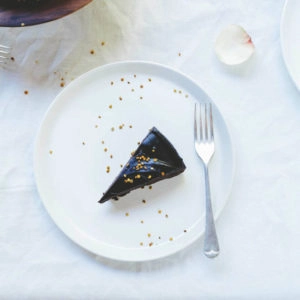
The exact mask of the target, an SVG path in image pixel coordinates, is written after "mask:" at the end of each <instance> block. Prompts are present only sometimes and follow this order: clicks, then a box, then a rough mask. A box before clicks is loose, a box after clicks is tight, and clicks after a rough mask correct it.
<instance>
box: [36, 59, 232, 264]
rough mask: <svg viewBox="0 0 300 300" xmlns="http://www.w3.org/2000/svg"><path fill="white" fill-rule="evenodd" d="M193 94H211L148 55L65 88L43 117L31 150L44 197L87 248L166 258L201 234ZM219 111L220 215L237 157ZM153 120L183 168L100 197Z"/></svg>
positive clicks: (215, 179) (215, 175)
mask: <svg viewBox="0 0 300 300" xmlns="http://www.w3.org/2000/svg"><path fill="white" fill-rule="evenodd" d="M196 101H200V102H203V101H211V100H210V99H209V98H208V96H207V95H206V94H205V93H204V92H203V91H202V89H201V88H200V87H199V86H198V85H197V84H196V83H195V82H193V81H192V80H191V79H189V78H188V77H186V76H184V75H183V74H180V73H178V72H176V71H174V70H172V69H170V68H168V67H165V66H162V65H158V64H153V63H147V62H120V63H114V64H110V65H105V66H102V67H99V68H97V69H95V70H92V71H90V72H88V73H86V74H84V75H83V76H81V77H80V78H78V79H77V80H75V81H74V82H72V83H71V84H70V85H69V86H67V87H66V88H65V89H64V90H63V91H62V92H61V93H60V94H59V95H58V96H57V98H56V100H55V101H54V103H53V104H52V105H51V107H50V108H49V110H48V112H47V114H46V116H45V118H44V120H43V122H42V125H41V128H40V131H39V134H38V136H37V141H36V148H35V157H34V164H35V176H36V182H37V186H38V190H39V193H40V196H41V198H42V201H43V203H44V205H45V207H46V209H47V210H48V212H49V214H50V215H51V217H52V218H53V220H54V222H55V223H56V224H57V225H58V227H59V228H60V229H61V230H62V231H63V232H64V233H65V234H66V235H67V236H68V237H69V238H71V239H72V240H73V241H74V242H76V243H77V244H79V245H80V246H82V247H83V248H85V249H87V250H89V251H91V252H93V253H95V254H97V255H101V256H104V257H107V258H111V259H118V260H124V261H144V260H151V259H157V258H160V257H164V256H167V255H170V254H172V253H175V252H176V251H179V250H181V249H183V248H184V247H186V246H188V245H189V244H191V243H192V242H193V241H195V240H196V239H197V238H199V237H200V236H201V235H202V233H203V231H204V215H205V214H204V211H205V203H204V193H205V191H204V181H203V179H204V178H203V169H202V165H201V162H200V160H199V158H198V157H197V155H196V153H195V150H194V142H193V110H194V103H195V102H196ZM213 109H214V121H215V139H216V153H215V155H214V157H213V160H212V162H211V165H210V175H211V189H212V199H213V208H214V211H215V217H218V216H219V214H220V212H221V211H222V209H223V207H224V205H225V203H226V200H227V198H228V196H229V192H230V189H231V185H232V181H233V173H234V161H233V151H232V145H231V140H230V136H229V133H228V130H227V127H226V124H225V122H224V120H223V118H222V116H221V114H220V113H219V111H218V109H217V107H216V106H215V105H214V104H213ZM120 126H121V127H120ZM153 126H155V127H157V128H158V130H160V131H161V132H162V133H163V134H164V135H165V136H166V137H167V138H168V139H169V140H170V141H171V143H172V144H173V145H174V146H175V148H176V149H177V151H178V153H179V155H180V156H181V157H182V158H183V160H184V162H185V164H186V167H187V169H186V171H185V172H184V173H182V174H180V175H179V176H177V177H174V178H171V179H167V180H163V181H161V182H158V183H156V184H154V185H153V187H152V189H149V187H145V188H144V189H139V190H136V191H133V192H131V193H130V194H128V195H127V196H125V197H123V198H120V200H119V201H113V200H112V201H108V202H106V203H104V204H99V203H98V200H99V199H100V197H101V195H102V193H103V192H104V191H105V190H106V189H107V187H108V186H109V185H110V183H111V182H112V181H113V179H114V178H115V177H116V176H117V175H118V173H119V172H120V171H121V165H122V164H125V163H126V162H127V161H128V159H129V157H130V154H131V152H132V151H133V150H135V149H136V148H137V146H138V142H139V141H141V140H142V139H143V138H144V137H145V136H146V135H147V134H148V130H149V129H150V128H152V127H153ZM120 128H121V129H120ZM106 150H107V151H106ZM107 167H109V170H110V171H109V173H107ZM143 200H145V201H143ZM144 202H146V203H144ZM199 251H200V250H199Z"/></svg>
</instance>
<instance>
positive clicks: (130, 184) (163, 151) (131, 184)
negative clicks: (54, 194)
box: [99, 127, 186, 203]
mask: <svg viewBox="0 0 300 300" xmlns="http://www.w3.org/2000/svg"><path fill="white" fill-rule="evenodd" d="M185 168H186V167H185V164H184V162H183V160H182V158H181V157H180V156H179V155H178V153H177V151H176V149H175V148H174V146H173V145H172V144H171V143H170V142H169V141H168V140H167V138H166V137H165V136H163V135H162V134H161V133H160V132H159V131H158V130H157V129H156V128H155V127H153V128H152V129H151V130H150V132H149V133H148V135H147V136H146V137H145V138H144V140H143V141H142V142H141V144H140V145H139V147H138V148H137V149H136V151H135V152H134V153H133V155H132V156H131V158H130V159H129V161H128V163H127V164H126V165H125V167H124V168H123V169H122V171H121V172H120V174H119V175H118V176H117V178H116V179H115V180H114V182H113V183H112V184H111V186H110V187H109V188H108V190H107V191H106V192H105V193H104V194H103V196H102V198H101V199H100V201H99V202H100V203H104V202H105V201H107V200H109V199H115V200H118V198H119V197H121V196H124V195H126V194H128V193H129V192H131V191H132V190H135V189H138V188H141V187H144V186H145V185H150V184H153V183H155V182H157V181H160V180H163V179H167V178H171V177H174V176H176V175H178V174H180V173H182V172H183V171H184V170H185Z"/></svg>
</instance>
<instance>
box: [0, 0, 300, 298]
mask: <svg viewBox="0 0 300 300" xmlns="http://www.w3.org/2000/svg"><path fill="white" fill-rule="evenodd" d="M283 5H284V1H283V0H277V1H274V0H264V1H261V0H251V1H249V0H246V1H245V0H228V1H217V0H202V1H197V0H188V1H179V0H176V1H175V0H165V1H159V0H151V1H150V0H143V1H137V0H136V1H134V0H126V1H122V0H94V1H93V3H92V4H90V5H88V6H87V7H85V8H83V9H82V10H80V11H78V12H76V13H74V14H72V15H70V16H67V17H65V18H63V19H60V20H57V21H54V22H50V23H47V24H42V25H38V26H33V27H24V28H0V44H7V45H10V46H11V47H12V53H11V56H12V57H14V61H13V60H11V61H9V62H8V63H7V64H6V65H5V66H4V67H1V69H0V85H1V89H0V116H1V122H0V132H1V141H0V299H299V298H300V255H299V253H300V198H299V196H300V184H299V179H300V151H299V149H300V138H299V134H298V129H299V127H300V93H299V92H298V90H297V89H296V88H295V87H294V85H293V84H292V82H291V80H290V78H289V75H288V73H287V71H286V68H285V66H284V63H283V59H282V54H281V49H280V34H279V27H280V17H281V12H282V8H283ZM232 23H234V24H240V25H242V26H243V27H244V28H246V30H247V31H248V32H249V34H250V35H251V37H252V39H253V42H254V44H255V46H256V52H255V55H254V56H253V57H252V59H251V60H250V61H249V62H247V63H246V64H244V65H242V66H239V67H234V68H228V67H226V66H225V65H222V64H221V63H220V62H219V61H218V60H217V58H216V56H215V54H214V51H213V45H214V41H215V39H216V36H217V35H218V33H219V32H220V30H221V29H222V28H223V27H225V26H227V25H228V24H232ZM91 50H94V54H91ZM179 53H180V54H181V55H179ZM119 60H150V61H154V62H159V63H163V64H166V65H169V66H171V67H174V68H176V69H178V70H180V71H182V72H184V73H186V74H187V75H189V76H191V77H193V78H194V79H195V80H196V81H197V82H198V83H199V84H200V85H201V86H202V87H203V88H204V90H205V91H206V92H207V93H208V94H209V95H210V96H211V97H212V99H213V100H214V102H215V103H216V105H217V106H218V107H219V109H220V111H221V113H222V114H223V116H224V118H225V120H226V121H227V123H228V126H229V129H230V132H231V133H232V138H233V142H234V145H235V149H236V177H235V181H234V185H233V188H232V193H231V195H230V199H229V201H228V205H227V206H226V207H225V209H224V211H223V213H222V215H221V217H220V218H219V220H218V221H217V231H218V234H219V241H220V245H221V254H220V256H219V257H218V258H217V259H214V260H209V259H207V258H205V257H204V255H203V254H202V247H203V240H202V239H201V240H199V241H197V242H196V243H194V244H193V245H192V246H190V247H188V248H187V249H184V250H183V251H181V252H179V253H177V254H175V255H173V256H171V257H168V258H165V259H161V260H157V261H153V262H144V263H124V262H122V263H121V262H117V261H111V260H106V259H104V258H100V257H95V256H94V255H92V254H90V253H87V252H86V251H84V250H82V249H81V248H80V247H79V246H77V245H75V244H74V243H73V242H71V241H70V240H69V239H68V238H67V237H66V236H65V235H64V234H63V233H62V232H61V231H60V229H59V228H58V227H57V226H56V225H55V224H54V223H53V221H52V219H51V218H50V217H49V216H48V214H47V212H46V210H45V208H44V206H43V204H42V202H41V199H40V197H39V195H38V193H37V190H36V185H35V180H34V174H33V144H34V140H35V136H36V134H37V130H38V127H39V124H40V122H41V121H42V118H43V116H44V113H45V112H46V110H47V108H48V106H49V105H50V104H51V102H52V101H53V100H54V98H55V96H56V95H57V94H58V92H60V91H61V90H62V88H63V87H61V83H63V84H62V85H67V84H68V83H69V82H70V81H71V80H73V79H75V78H76V77H78V76H79V75H80V74H82V73H84V72H86V71H88V70H90V69H92V68H94V67H97V66H100V65H103V64H106V63H110V62H115V61H119ZM24 91H28V94H25V93H24Z"/></svg>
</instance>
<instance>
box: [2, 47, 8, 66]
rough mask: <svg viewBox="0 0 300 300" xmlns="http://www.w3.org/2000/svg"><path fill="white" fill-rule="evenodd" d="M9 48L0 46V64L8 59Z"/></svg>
mask: <svg viewBox="0 0 300 300" xmlns="http://www.w3.org/2000/svg"><path fill="white" fill-rule="evenodd" d="M9 53H10V47H7V46H4V45H0V64H2V63H5V61H6V60H7V59H9Z"/></svg>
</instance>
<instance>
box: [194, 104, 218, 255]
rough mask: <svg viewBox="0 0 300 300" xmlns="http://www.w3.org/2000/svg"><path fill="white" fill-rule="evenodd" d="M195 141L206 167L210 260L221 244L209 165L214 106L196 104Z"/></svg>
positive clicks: (207, 252) (206, 241)
mask: <svg viewBox="0 0 300 300" xmlns="http://www.w3.org/2000/svg"><path fill="white" fill-rule="evenodd" d="M194 141H195V150H196V152H197V154H198V156H199V157H200V159H201V161H202V163H203V166H204V178H205V196H206V199H205V237H204V254H205V255H206V256H207V257H209V258H214V257H216V256H217V255H218V254H219V252H220V248H219V243H218V238H217V234H216V228H215V223H214V216H213V210H212V204H211V195H210V184H209V175H208V164H209V162H210V160H211V158H212V156H213V154H214V153H215V142H214V126H213V115H212V105H211V103H210V104H206V103H205V104H200V107H199V105H197V104H195V111H194Z"/></svg>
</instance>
